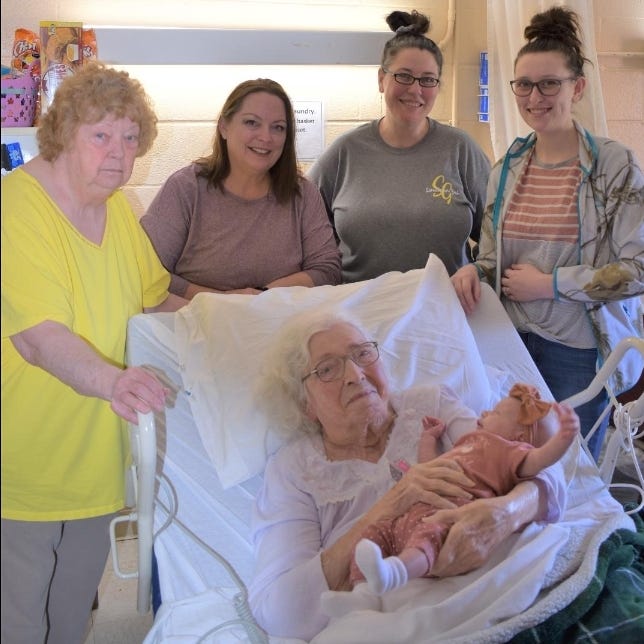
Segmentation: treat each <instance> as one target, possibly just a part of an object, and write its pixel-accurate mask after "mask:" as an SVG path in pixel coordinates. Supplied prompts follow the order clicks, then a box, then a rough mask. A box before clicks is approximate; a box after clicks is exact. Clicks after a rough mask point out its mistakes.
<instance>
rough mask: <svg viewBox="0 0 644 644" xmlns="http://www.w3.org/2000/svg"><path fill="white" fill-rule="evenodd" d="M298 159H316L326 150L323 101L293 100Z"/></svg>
mask: <svg viewBox="0 0 644 644" xmlns="http://www.w3.org/2000/svg"><path fill="white" fill-rule="evenodd" d="M293 111H294V112H295V146H296V149H297V159H298V161H315V160H316V159H317V158H318V157H319V156H320V155H321V154H322V152H323V150H324V115H323V113H322V101H293Z"/></svg>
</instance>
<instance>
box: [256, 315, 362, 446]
mask: <svg viewBox="0 0 644 644" xmlns="http://www.w3.org/2000/svg"><path fill="white" fill-rule="evenodd" d="M337 324H349V325H351V326H353V327H354V328H355V329H357V330H358V331H359V332H360V333H361V334H362V335H363V336H364V337H365V339H366V340H370V339H371V337H370V334H369V333H368V332H367V331H366V330H365V328H364V327H363V325H362V324H361V323H360V322H358V321H357V320H356V319H355V318H353V317H352V316H350V315H349V314H347V313H345V312H344V311H339V310H337V309H319V308H317V309H313V310H308V311H305V312H304V313H300V314H297V315H295V316H294V317H293V318H291V319H290V320H289V321H288V322H287V323H286V324H285V325H284V326H283V327H282V329H281V330H280V332H279V333H278V334H277V335H276V336H275V339H274V342H273V344H272V346H271V347H270V349H269V350H268V352H267V354H266V358H265V361H264V364H263V367H262V371H261V375H262V377H261V379H260V385H259V391H258V396H259V400H260V401H261V404H262V406H263V407H264V408H265V411H266V413H267V414H268V416H269V418H270V420H271V425H273V426H274V428H275V430H276V431H279V432H281V433H285V434H288V435H291V436H292V435H294V434H298V433H319V432H320V429H321V428H320V424H319V422H317V421H313V420H311V419H310V418H309V417H308V416H307V415H306V389H305V385H304V383H303V382H302V378H303V377H304V376H305V375H306V374H307V373H308V372H309V371H311V369H312V368H313V366H312V365H311V355H310V352H309V341H310V339H311V338H312V337H313V336H314V335H315V334H316V333H320V332H321V331H328V330H329V329H331V328H332V327H334V326H336V325H337Z"/></svg>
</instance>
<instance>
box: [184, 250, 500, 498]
mask: <svg viewBox="0 0 644 644" xmlns="http://www.w3.org/2000/svg"><path fill="white" fill-rule="evenodd" d="M311 307H328V308H333V309H338V310H342V309H345V310H347V311H348V312H349V313H350V314H351V316H352V317H353V318H355V319H357V320H358V321H359V322H361V323H362V324H363V326H364V327H365V328H366V329H367V330H369V332H370V333H371V334H372V337H373V338H374V339H376V340H377V341H378V342H379V345H380V347H381V352H382V354H383V356H384V357H385V359H386V360H387V364H388V367H389V374H390V377H391V381H392V382H391V385H392V388H394V389H405V388H407V387H410V386H412V385H415V384H431V383H434V384H446V385H449V386H450V387H451V388H452V389H453V390H454V391H455V392H456V393H457V394H458V395H459V396H460V397H461V400H462V401H463V402H464V404H466V405H467V406H469V407H471V408H472V409H474V410H475V411H480V410H481V409H483V408H485V407H486V406H487V405H488V402H489V400H490V385H489V382H488V379H487V376H486V371H485V367H484V365H483V363H482V360H481V357H480V355H479V352H478V349H477V347H476V343H475V341H474V337H473V336H472V332H471V330H470V327H469V326H468V324H467V320H466V318H465V315H464V313H463V310H462V308H461V305H460V303H459V301H458V298H457V297H456V294H455V293H454V290H453V288H452V285H451V283H450V280H449V277H448V275H447V271H446V270H445V267H444V266H443V264H442V262H441V261H440V260H439V259H438V258H437V257H436V256H434V255H430V257H429V260H428V262H427V266H426V267H425V268H424V269H419V270H414V271H409V272H407V273H387V274H386V275H382V276H381V277H378V278H375V279H373V280H368V281H365V282H357V283H354V284H342V285H339V286H318V287H316V288H305V287H289V288H276V289H270V290H268V291H266V292H265V293H262V294H261V295H259V296H252V295H218V294H200V295H197V296H196V297H195V298H194V299H193V300H192V302H191V303H190V305H188V306H186V307H184V308H183V309H181V310H180V311H178V312H177V313H176V320H175V332H176V335H177V352H178V357H179V362H180V364H181V365H182V377H183V385H184V388H185V389H186V390H187V391H188V392H190V405H191V409H192V413H193V416H194V418H195V422H196V425H197V428H198V430H199V434H200V436H201V440H202V441H203V444H204V446H205V449H206V451H207V452H208V455H209V456H210V458H211V459H212V461H213V463H214V464H215V467H216V470H217V473H218V475H219V478H220V480H221V483H222V485H223V486H224V487H229V486H232V485H235V484H237V483H241V482H243V481H245V480H247V479H249V478H251V477H252V476H254V475H255V474H257V473H258V472H261V471H262V470H263V469H264V466H265V464H266V458H267V457H268V455H269V454H271V453H272V452H273V451H274V450H275V449H277V447H278V446H279V445H280V442H282V441H283V437H282V436H281V435H279V434H278V433H275V432H273V431H271V430H270V426H269V422H268V419H267V418H265V417H264V416H263V415H262V414H261V413H260V412H259V411H258V409H259V407H260V405H258V404H257V401H256V400H255V399H254V396H255V392H256V391H257V390H258V387H257V384H258V378H259V374H260V369H261V365H262V362H263V358H264V355H265V352H266V350H267V348H268V346H269V345H270V343H271V340H272V338H273V336H274V335H275V333H276V331H278V330H279V329H280V328H281V327H282V326H283V324H284V323H285V322H286V321H287V320H288V319H289V318H291V317H292V316H293V315H295V314H297V313H300V312H302V311H305V310H307V309H310V308H311Z"/></svg>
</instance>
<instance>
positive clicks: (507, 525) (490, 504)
mask: <svg viewBox="0 0 644 644" xmlns="http://www.w3.org/2000/svg"><path fill="white" fill-rule="evenodd" d="M539 507H540V506H539V487H538V485H537V484H536V483H535V482H534V481H526V482H524V483H520V484H519V485H517V486H516V487H515V488H514V489H513V490H512V491H511V492H510V493H509V494H506V495H505V496H500V497H494V498H491V499H477V500H475V501H472V502H471V503H468V504H466V505H464V506H461V507H460V508H457V509H454V510H439V511H438V512H436V513H435V514H433V515H432V516H431V517H427V518H425V519H423V521H425V522H426V523H431V522H434V521H435V522H440V523H448V524H451V526H452V527H451V528H450V531H449V533H448V535H447V539H446V540H445V543H444V544H443V547H442V548H441V551H440V553H439V555H438V558H437V559H436V563H435V564H434V566H433V567H432V575H435V576H437V577H450V576H452V575H461V574H464V573H466V572H470V571H471V570H474V569H476V568H479V567H480V566H482V565H483V564H484V563H485V562H486V561H487V560H488V558H489V556H490V554H491V552H492V551H493V550H494V549H495V548H496V547H497V546H498V545H499V544H500V543H501V542H502V541H503V540H504V539H505V538H506V537H508V536H509V535H510V534H512V533H513V532H515V531H516V530H518V529H519V528H520V527H521V526H523V525H525V524H526V523H528V522H529V521H532V520H534V519H536V518H538V515H539V512H540V509H539Z"/></svg>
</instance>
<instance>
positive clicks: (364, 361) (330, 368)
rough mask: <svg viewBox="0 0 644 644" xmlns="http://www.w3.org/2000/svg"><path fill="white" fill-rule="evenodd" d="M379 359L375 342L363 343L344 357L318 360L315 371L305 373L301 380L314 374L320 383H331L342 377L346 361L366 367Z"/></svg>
mask: <svg viewBox="0 0 644 644" xmlns="http://www.w3.org/2000/svg"><path fill="white" fill-rule="evenodd" d="M379 357H380V352H379V351H378V343H377V342H363V343H362V344H359V345H358V346H357V347H355V348H354V349H353V350H352V351H351V352H350V353H348V354H347V355H346V356H330V357H328V358H324V360H320V362H318V364H317V366H316V367H315V369H313V371H310V372H309V373H307V374H306V376H304V378H302V382H304V381H305V380H306V379H307V378H310V377H311V376H312V375H314V374H315V375H316V376H317V377H318V378H319V379H320V380H321V381H322V382H332V381H333V380H338V378H342V376H344V369H345V367H346V364H347V360H351V361H352V362H353V363H355V364H357V365H358V366H359V367H368V366H369V365H371V364H373V363H374V362H376V360H378V358H379Z"/></svg>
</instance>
